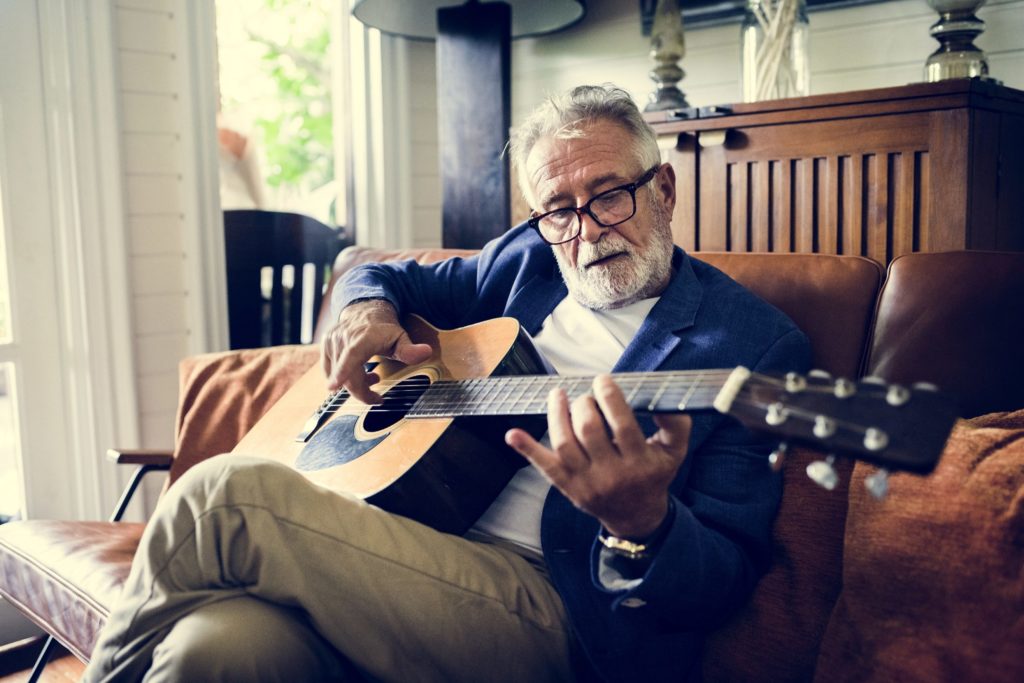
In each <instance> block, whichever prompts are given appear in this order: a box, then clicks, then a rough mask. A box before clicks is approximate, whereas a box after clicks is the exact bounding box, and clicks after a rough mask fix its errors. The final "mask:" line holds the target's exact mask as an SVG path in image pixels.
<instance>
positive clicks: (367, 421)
mask: <svg viewBox="0 0 1024 683" xmlns="http://www.w3.org/2000/svg"><path fill="white" fill-rule="evenodd" d="M429 386H430V378H429V377H427V376H426V375H412V376H411V377H406V378H405V379H403V380H402V381H401V382H399V383H398V384H396V385H395V386H393V387H391V389H390V390H388V392H387V393H386V394H384V402H383V403H381V404H378V405H375V406H373V407H372V408H370V412H368V413H367V414H366V417H365V418H364V420H363V429H365V430H366V431H368V432H379V431H381V430H384V429H388V428H389V427H391V426H392V425H394V424H395V423H396V422H398V421H399V420H401V419H402V418H403V417H405V416H406V415H407V414H408V412H409V409H410V408H412V406H413V404H414V403H416V401H417V400H419V398H420V396H422V395H423V392H424V391H426V390H427V387H429Z"/></svg>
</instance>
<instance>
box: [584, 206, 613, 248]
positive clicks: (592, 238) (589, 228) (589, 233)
mask: <svg viewBox="0 0 1024 683" xmlns="http://www.w3.org/2000/svg"><path fill="white" fill-rule="evenodd" d="M606 229H607V228H603V227H601V226H600V225H599V224H598V222H597V221H596V220H594V217H593V216H591V215H590V214H589V213H588V212H586V211H583V212H581V213H580V239H581V240H583V241H584V242H597V241H598V240H599V239H601V236H602V235H604V233H605V230H606Z"/></svg>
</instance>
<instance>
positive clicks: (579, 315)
mask: <svg viewBox="0 0 1024 683" xmlns="http://www.w3.org/2000/svg"><path fill="white" fill-rule="evenodd" d="M511 154H512V160H513V162H514V164H515V167H516V169H517V171H518V174H519V179H520V186H521V187H522V188H524V189H525V194H526V197H527V200H528V201H529V203H530V205H531V206H532V207H534V210H533V213H532V217H531V218H530V219H529V221H528V222H527V223H525V224H523V225H520V226H517V227H515V228H513V229H511V230H510V231H509V232H508V233H506V234H505V235H503V236H502V237H500V238H499V239H497V240H494V241H493V242H491V243H490V244H488V245H487V246H486V247H485V248H484V249H483V250H482V252H481V253H480V254H479V255H477V256H474V257H472V258H468V259H452V260H449V261H445V262H442V263H439V264H433V265H429V266H419V265H417V264H415V263H413V262H403V263H398V264H379V265H370V266H365V267H363V268H360V269H357V270H355V271H353V272H352V273H351V275H350V276H349V277H348V278H347V279H346V280H345V281H344V283H343V286H342V287H340V289H339V290H338V291H337V292H336V293H335V301H334V304H335V306H336V308H337V310H338V311H339V313H338V318H337V320H338V322H337V324H336V325H335V326H334V327H333V329H332V330H331V331H330V333H329V334H328V336H327V338H326V340H325V342H324V346H323V356H322V357H323V365H324V370H325V372H326V374H327V377H328V384H329V386H330V387H331V388H335V389H336V388H339V387H341V386H345V387H347V388H348V389H349V390H350V391H351V392H352V394H353V395H355V396H356V397H358V398H360V399H362V400H364V401H366V402H370V403H373V402H377V401H379V400H380V397H379V396H378V395H377V394H376V393H374V391H373V385H374V383H375V380H376V378H375V377H374V376H373V375H372V374H367V373H366V372H365V371H364V364H365V361H367V360H368V359H369V358H370V357H371V356H373V355H375V354H380V355H385V356H390V357H392V358H395V359H396V360H399V361H401V362H403V363H410V364H411V363H417V362H420V361H422V360H424V359H425V358H426V357H427V356H428V355H429V354H430V352H431V350H430V348H429V347H427V346H426V345H424V344H416V343H413V342H412V341H411V340H410V338H409V337H408V335H407V333H406V331H405V330H404V329H403V328H402V326H401V324H400V322H399V321H400V318H401V315H403V314H405V313H409V312H413V313H418V314H420V315H421V316H423V317H425V318H427V319H428V320H430V321H431V322H432V323H433V324H435V325H437V326H439V327H444V328H452V327H457V326H462V325H466V324H469V323H472V322H477V321H481V320H486V319H489V318H493V317H496V316H502V315H505V316H512V317H515V318H517V319H518V320H519V321H520V323H521V324H522V326H523V327H524V328H525V329H526V330H527V331H528V332H529V333H530V334H531V335H533V337H534V341H535V343H536V346H537V347H538V349H539V350H540V351H541V353H542V354H543V356H544V357H545V358H546V360H547V361H548V362H549V363H550V365H551V366H552V369H553V371H556V372H559V373H563V374H569V373H571V374H583V373H586V374H596V375H598V378H597V379H596V380H595V381H594V384H593V391H592V392H591V393H590V394H588V395H586V396H583V397H580V398H577V399H575V400H574V401H572V402H571V404H570V402H569V401H568V399H567V398H566V396H565V394H564V393H563V392H561V391H559V390H555V391H553V392H552V394H551V396H550V397H549V403H548V433H547V435H546V436H545V438H543V439H542V440H541V441H537V440H535V439H533V438H532V437H531V436H530V435H528V434H527V433H526V432H524V431H522V430H517V429H513V430H510V431H509V432H508V433H507V434H506V435H505V440H506V442H507V443H508V444H509V445H510V446H511V447H512V448H514V449H515V450H516V451H518V452H519V453H521V454H522V455H523V456H524V457H525V458H526V459H527V460H528V461H529V463H530V466H528V467H525V468H523V469H521V470H519V472H518V473H517V474H516V476H515V477H514V478H513V479H512V481H511V482H510V483H509V484H508V486H507V487H506V488H505V489H504V490H503V491H502V493H501V494H500V495H499V496H498V498H497V499H496V500H495V501H494V503H493V504H492V505H491V506H490V507H489V508H488V509H487V511H486V512H485V513H484V514H483V516H482V517H481V518H480V519H479V520H478V521H477V522H476V524H475V525H474V527H473V528H472V529H471V530H470V531H469V532H468V533H467V534H466V535H465V536H453V535H448V534H443V533H440V532H437V531H434V530H433V529H430V528H428V527H426V526H423V525H421V524H419V523H417V522H414V521H411V520H408V519H405V518H403V517H399V516H396V515H392V514H389V513H387V512H384V511H382V510H380V509H378V508H375V507H373V506H369V505H366V504H365V503H362V502H360V501H357V500H354V499H351V498H348V497H345V496H342V495H339V494H336V493H332V492H330V491H326V490H324V489H321V488H318V487H316V486H313V485H311V484H309V483H308V482H307V480H306V479H305V478H304V477H302V476H301V475H300V474H298V473H296V472H294V471H292V470H290V469H289V468H286V467H283V466H280V465H277V464H273V463H269V462H265V461H261V460H256V459H249V458H244V457H240V456H230V457H219V458H214V459H212V460H210V461H208V462H207V463H203V464H202V465H199V466H197V467H195V468H193V469H192V470H191V471H190V472H189V473H188V474H186V475H185V476H184V477H183V478H182V479H181V481H180V482H179V483H178V484H177V485H176V486H175V487H173V488H172V490H171V491H170V492H169V493H168V495H167V496H166V497H165V499H164V501H163V502H162V504H161V506H160V508H159V510H158V512H157V515H156V516H155V518H154V520H153V521H152V522H151V523H150V525H149V527H148V529H147V531H146V535H145V537H144V538H143V542H142V545H141V547H140V550H139V553H138V555H137V557H136V560H135V563H134V565H133V568H132V573H131V576H130V577H129V580H128V583H127V585H126V589H125V594H124V597H123V599H122V602H121V603H120V605H119V606H118V607H117V608H116V609H115V610H114V612H113V614H112V615H111V618H110V622H109V624H108V626H107V629H106V630H105V631H104V634H103V636H102V638H101V642H100V644H99V645H98V646H97V649H96V653H95V657H94V660H93V663H92V665H91V666H90V668H89V670H88V672H87V676H86V679H87V680H108V679H109V680H136V679H140V678H143V677H146V680H244V681H253V680H325V679H332V678H342V679H348V677H351V678H352V679H353V680H357V679H359V678H360V677H365V678H369V679H371V680H387V681H543V680H549V681H565V680H573V679H574V678H575V679H578V680H589V679H604V680H610V681H617V680H644V681H649V680H680V679H687V678H698V677H699V661H700V643H701V635H702V633H703V632H705V631H707V630H708V629H709V628H712V627H714V626H715V625H716V624H718V623H720V622H721V621H722V620H723V619H725V618H726V617H727V616H728V615H729V614H730V612H731V611H732V610H734V609H735V608H736V607H737V606H739V605H741V604H742V603H743V602H744V601H745V600H746V599H747V598H748V596H749V593H750V591H751V589H752V587H753V586H754V584H755V582H756V581H757V578H758V576H759V575H760V574H761V573H762V572H763V570H764V569H765V567H766V565H767V562H768V558H769V549H770V527H771V523H772V519H773V517H774V514H775V511H776V508H777V506H778V501H779V496H780V481H779V479H778V478H777V476H776V475H773V474H772V473H771V472H770V470H769V469H768V467H767V466H766V465H765V462H764V459H765V458H764V456H765V455H766V454H767V444H765V443H764V442H763V441H761V440H759V439H757V438H756V437H754V436H753V435H752V434H750V433H749V432H747V431H746V430H745V429H744V428H743V427H741V426H740V425H739V424H738V423H737V422H735V421H734V420H732V419H731V418H727V417H724V416H721V415H717V414H710V413H701V414H697V415H695V416H694V417H693V418H692V421H691V418H690V417H685V416H656V417H654V418H653V421H651V420H647V419H644V420H638V419H637V418H636V417H634V415H633V413H632V412H631V410H630V409H629V407H628V405H627V403H626V400H625V397H624V396H623V394H622V392H621V391H620V390H619V389H618V388H617V387H616V385H615V383H614V382H613V381H612V380H611V378H610V377H609V376H608V375H607V374H604V373H608V372H610V371H633V370H656V369H661V370H670V369H671V370H678V369H697V368H728V367H732V366H736V365H745V366H747V367H750V368H752V369H755V370H758V371H769V372H785V371H789V370H803V369H805V367H806V365H807V362H808V359H809V349H808V344H807V340H806V337H805V336H804V335H803V334H802V333H801V332H800V331H799V330H798V329H797V328H796V327H795V326H794V325H793V323H792V322H791V321H789V320H788V319H787V318H786V317H785V316H783V315H782V314H781V313H779V312H778V311H776V310H775V309H773V308H771V307H770V306H768V305H767V304H765V303H764V302H762V301H761V300H759V299H757V298H756V297H754V296H753V295H752V294H750V293H749V292H747V291H746V290H744V289H743V288H742V287H740V286H739V285H737V284H736V283H735V282H733V281H732V280H730V279H729V278H727V277H726V276H725V275H723V274H722V273H721V272H719V271H717V270H715V269H714V268H712V267H710V266H708V265H706V264H704V263H702V262H700V261H699V260H697V259H694V258H692V257H690V256H688V255H687V254H684V253H683V252H682V251H681V250H679V249H678V248H675V247H673V245H672V238H671V230H670V220H671V215H672V209H673V207H674V205H675V201H676V195H675V175H674V172H673V170H672V167H671V166H670V165H668V164H662V163H660V157H659V152H658V148H657V145H656V141H655V139H654V135H653V132H652V131H651V129H650V128H649V127H648V126H647V124H646V123H645V122H644V120H643V118H642V117H641V115H640V113H639V111H638V110H637V108H636V106H635V105H634V104H633V102H632V101H631V100H630V99H629V97H628V95H627V94H626V93H625V92H623V91H621V90H618V89H615V88H611V87H580V88H576V89H574V90H573V91H572V92H571V93H568V94H567V95H565V96H562V97H557V98H553V99H551V100H549V101H547V102H545V103H544V104H542V105H541V106H540V107H539V108H538V109H537V110H536V111H535V112H534V113H533V114H531V116H530V117H529V118H528V119H527V120H526V121H525V122H524V123H523V125H522V126H520V127H519V128H518V129H517V130H516V132H515V134H514V135H513V139H512V143H511Z"/></svg>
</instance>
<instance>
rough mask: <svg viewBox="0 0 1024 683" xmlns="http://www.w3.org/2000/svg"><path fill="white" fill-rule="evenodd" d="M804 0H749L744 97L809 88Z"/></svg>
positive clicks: (758, 98)
mask: <svg viewBox="0 0 1024 683" xmlns="http://www.w3.org/2000/svg"><path fill="white" fill-rule="evenodd" d="M808 31H809V26H808V22H807V6H806V4H805V0H748V3H747V13H746V17H745V18H744V20H743V26H742V28H741V29H740V37H741V41H742V59H743V74H742V75H743V101H744V102H759V101H762V100H774V99H778V98H781V97H801V96H804V95H807V94H808V93H809V92H810V66H809V59H808V53H807V51H808V44H807V43H808Z"/></svg>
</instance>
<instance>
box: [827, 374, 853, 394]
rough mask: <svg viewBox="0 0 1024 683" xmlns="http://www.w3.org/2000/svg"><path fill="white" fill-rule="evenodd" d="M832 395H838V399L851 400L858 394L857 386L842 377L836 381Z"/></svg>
mask: <svg viewBox="0 0 1024 683" xmlns="http://www.w3.org/2000/svg"><path fill="white" fill-rule="evenodd" d="M832 393H834V394H835V395H836V398H850V397H851V396H853V395H854V394H856V393H857V385H856V384H854V383H853V382H851V381H850V380H848V379H844V378H842V377H840V378H839V379H837V380H836V383H835V386H834V387H833V388H832Z"/></svg>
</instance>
